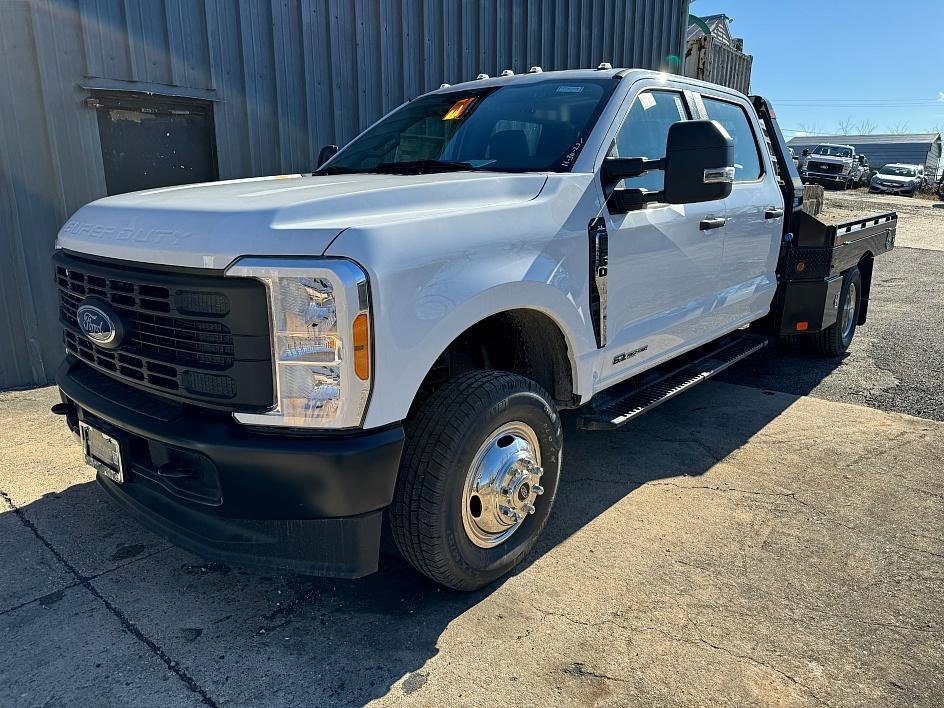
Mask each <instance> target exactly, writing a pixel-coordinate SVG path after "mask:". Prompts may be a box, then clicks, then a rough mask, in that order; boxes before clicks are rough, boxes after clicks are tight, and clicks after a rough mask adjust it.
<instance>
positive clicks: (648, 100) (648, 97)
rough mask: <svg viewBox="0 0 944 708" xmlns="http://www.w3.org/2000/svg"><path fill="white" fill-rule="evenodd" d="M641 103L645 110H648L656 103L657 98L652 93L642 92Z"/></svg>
mask: <svg viewBox="0 0 944 708" xmlns="http://www.w3.org/2000/svg"><path fill="white" fill-rule="evenodd" d="M639 104H640V105H641V106H642V107H643V110H646V111H648V110H649V109H650V108H652V107H654V106H655V105H656V99H655V98H653V96H652V94H651V93H641V94H639Z"/></svg>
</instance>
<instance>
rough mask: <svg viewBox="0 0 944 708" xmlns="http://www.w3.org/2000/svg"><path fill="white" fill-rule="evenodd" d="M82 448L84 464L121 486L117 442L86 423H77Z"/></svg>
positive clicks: (123, 477) (122, 472) (120, 466)
mask: <svg viewBox="0 0 944 708" xmlns="http://www.w3.org/2000/svg"><path fill="white" fill-rule="evenodd" d="M79 433H80V435H81V437H82V447H83V449H84V450H85V462H86V464H89V465H91V466H92V467H94V468H95V469H96V470H97V471H98V472H100V473H101V474H103V475H105V476H106V477H108V479H110V480H111V481H112V482H116V483H118V484H121V483H123V482H124V481H125V473H124V468H123V467H122V463H121V447H120V446H119V444H118V441H117V440H116V439H115V438H113V437H112V436H111V435H108V434H107V433H103V432H102V431H101V430H98V429H97V428H94V427H92V426H91V425H89V424H88V423H85V422H80V423H79Z"/></svg>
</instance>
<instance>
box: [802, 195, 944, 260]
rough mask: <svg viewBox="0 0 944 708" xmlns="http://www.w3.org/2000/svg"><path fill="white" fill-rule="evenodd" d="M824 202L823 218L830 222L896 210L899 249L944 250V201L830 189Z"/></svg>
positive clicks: (821, 216)
mask: <svg viewBox="0 0 944 708" xmlns="http://www.w3.org/2000/svg"><path fill="white" fill-rule="evenodd" d="M825 202H826V203H825V204H824V206H823V211H822V213H821V214H820V218H821V219H823V220H824V221H827V222H836V221H844V220H846V219H854V218H857V217H860V216H868V215H869V214H878V213H881V212H883V211H896V212H898V234H897V236H896V241H895V243H896V244H897V245H898V246H899V247H909V248H925V249H934V250H937V251H944V202H940V201H934V200H930V199H912V198H910V197H902V196H898V195H892V194H869V193H868V192H867V191H866V190H856V191H848V192H837V191H829V190H827V192H826V199H825Z"/></svg>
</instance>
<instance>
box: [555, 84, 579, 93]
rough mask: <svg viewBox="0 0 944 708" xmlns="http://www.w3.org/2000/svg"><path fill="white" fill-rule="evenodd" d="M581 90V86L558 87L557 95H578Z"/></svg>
mask: <svg viewBox="0 0 944 708" xmlns="http://www.w3.org/2000/svg"><path fill="white" fill-rule="evenodd" d="M583 88H584V87H583V86H558V87H557V93H580V92H581V91H583Z"/></svg>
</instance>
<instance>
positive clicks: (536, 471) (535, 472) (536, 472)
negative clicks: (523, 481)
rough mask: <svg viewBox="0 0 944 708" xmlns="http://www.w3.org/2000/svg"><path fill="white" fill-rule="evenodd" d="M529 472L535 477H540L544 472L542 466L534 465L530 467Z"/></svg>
mask: <svg viewBox="0 0 944 708" xmlns="http://www.w3.org/2000/svg"><path fill="white" fill-rule="evenodd" d="M531 474H533V475H534V476H535V477H540V476H541V475H542V474H544V468H543V467H538V466H537V465H535V466H534V467H532V468H531Z"/></svg>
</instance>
